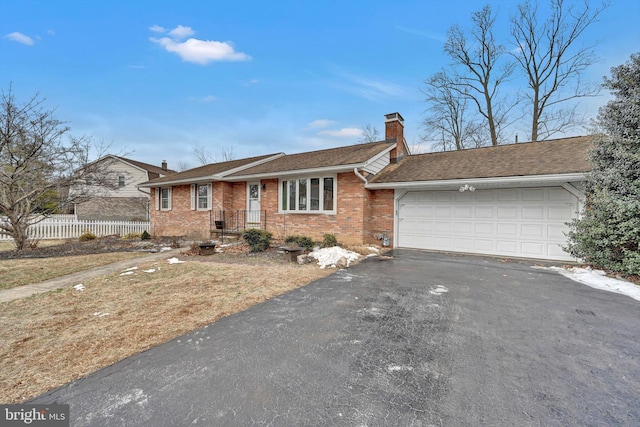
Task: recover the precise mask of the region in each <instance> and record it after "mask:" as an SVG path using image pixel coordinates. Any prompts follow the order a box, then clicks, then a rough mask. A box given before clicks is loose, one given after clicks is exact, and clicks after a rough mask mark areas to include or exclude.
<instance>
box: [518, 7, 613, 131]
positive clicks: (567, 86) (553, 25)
mask: <svg viewBox="0 0 640 427" xmlns="http://www.w3.org/2000/svg"><path fill="white" fill-rule="evenodd" d="M607 6H608V4H606V3H603V4H602V5H601V6H600V7H599V8H596V9H592V8H591V7H590V6H589V2H588V0H585V2H584V6H583V7H582V8H581V9H579V10H577V9H575V8H574V7H573V6H572V5H569V6H566V4H565V2H564V0H551V15H550V16H549V18H548V19H547V20H545V21H544V22H542V23H539V22H538V19H537V17H538V15H539V14H538V8H537V3H535V2H533V3H532V2H529V1H527V2H525V3H523V4H520V5H518V13H517V14H516V15H515V16H513V17H512V18H511V34H512V36H513V40H514V43H515V45H516V48H517V50H516V51H515V52H514V53H513V57H514V58H515V59H516V61H517V63H518V65H519V66H520V68H521V69H522V70H523V71H524V73H525V75H526V77H527V80H528V82H527V83H528V86H529V91H528V94H527V98H528V101H529V104H528V107H529V108H531V141H538V140H544V139H547V138H549V137H551V136H552V135H554V134H556V133H559V132H562V131H564V130H567V129H569V128H571V127H574V126H576V125H579V124H581V121H580V120H578V119H577V118H576V106H575V105H574V106H572V107H566V108H563V107H562V106H561V104H562V105H566V104H567V102H568V101H570V100H574V99H577V98H583V97H587V96H595V95H597V94H598V92H599V89H600V87H599V85H595V84H589V83H586V82H584V81H582V79H581V76H582V73H583V71H585V70H586V69H587V68H588V67H589V66H591V65H592V64H594V63H595V62H596V61H597V58H596V56H595V54H594V46H576V41H577V40H578V38H579V37H580V36H581V35H582V34H583V33H584V31H585V30H586V29H587V28H588V27H589V26H590V25H591V24H593V23H594V22H595V21H596V19H597V18H598V16H599V15H600V13H601V12H602V11H603V10H604V9H605V8H606V7H607Z"/></svg>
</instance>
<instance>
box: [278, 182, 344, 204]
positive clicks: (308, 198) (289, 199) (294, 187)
mask: <svg viewBox="0 0 640 427" xmlns="http://www.w3.org/2000/svg"><path fill="white" fill-rule="evenodd" d="M335 185H336V180H335V178H334V177H322V178H320V177H317V178H295V179H288V180H282V181H281V185H280V191H281V194H280V208H281V210H282V211H288V212H316V213H322V212H335V203H334V200H333V199H334V193H335V192H336V188H335Z"/></svg>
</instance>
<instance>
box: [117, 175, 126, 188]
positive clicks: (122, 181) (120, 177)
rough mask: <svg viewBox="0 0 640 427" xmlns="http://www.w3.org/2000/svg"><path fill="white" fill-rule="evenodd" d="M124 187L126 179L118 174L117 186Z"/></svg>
mask: <svg viewBox="0 0 640 427" xmlns="http://www.w3.org/2000/svg"><path fill="white" fill-rule="evenodd" d="M124 187H126V181H125V177H124V175H118V188H124Z"/></svg>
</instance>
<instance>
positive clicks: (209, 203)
mask: <svg viewBox="0 0 640 427" xmlns="http://www.w3.org/2000/svg"><path fill="white" fill-rule="evenodd" d="M212 196H213V187H212V186H211V184H207V210H209V211H210V210H211V209H212V206H213V203H212V200H213V197H212Z"/></svg>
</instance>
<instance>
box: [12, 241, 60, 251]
mask: <svg viewBox="0 0 640 427" xmlns="http://www.w3.org/2000/svg"><path fill="white" fill-rule="evenodd" d="M61 243H64V240H40V241H39V242H38V247H41V248H43V247H46V246H55V245H59V244H61ZM15 248H16V245H14V244H13V240H0V252H5V251H13V250H15Z"/></svg>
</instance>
